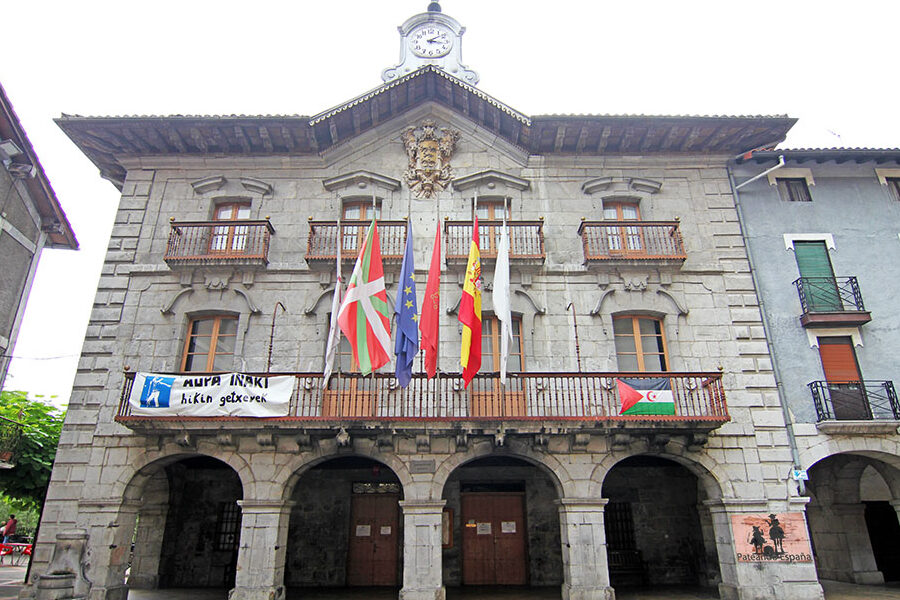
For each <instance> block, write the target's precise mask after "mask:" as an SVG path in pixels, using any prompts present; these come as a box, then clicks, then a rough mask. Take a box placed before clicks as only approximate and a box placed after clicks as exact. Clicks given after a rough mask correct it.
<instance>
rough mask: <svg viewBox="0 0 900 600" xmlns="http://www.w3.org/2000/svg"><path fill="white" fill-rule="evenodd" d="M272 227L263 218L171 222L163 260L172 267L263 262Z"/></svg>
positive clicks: (266, 260) (264, 261)
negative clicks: (257, 219)
mask: <svg viewBox="0 0 900 600" xmlns="http://www.w3.org/2000/svg"><path fill="white" fill-rule="evenodd" d="M273 233H275V229H274V228H273V227H272V224H271V223H269V221H268V220H263V221H172V230H171V231H170V232H169V243H168V246H167V247H166V256H165V258H164V260H165V261H166V263H167V264H168V265H169V266H170V267H172V266H184V265H189V266H195V265H208V264H240V265H265V264H267V263H268V262H269V241H270V239H271V236H272V234H273Z"/></svg>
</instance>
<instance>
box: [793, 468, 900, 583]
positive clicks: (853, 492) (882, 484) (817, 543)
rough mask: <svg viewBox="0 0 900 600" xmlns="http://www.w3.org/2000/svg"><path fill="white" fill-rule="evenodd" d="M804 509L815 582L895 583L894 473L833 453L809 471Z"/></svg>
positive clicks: (899, 538)
mask: <svg viewBox="0 0 900 600" xmlns="http://www.w3.org/2000/svg"><path fill="white" fill-rule="evenodd" d="M808 472H809V482H808V483H807V486H808V491H809V496H810V503H809V506H808V507H807V520H808V522H809V529H810V536H811V538H812V546H813V552H814V553H815V557H816V568H817V571H818V575H819V578H820V579H834V580H838V581H848V582H852V583H862V584H878V583H883V582H886V581H887V582H896V581H900V522H898V516H897V504H898V500H900V495H898V493H897V491H898V490H900V470H898V469H896V468H894V467H892V466H890V465H888V464H887V463H885V462H883V461H881V460H879V459H877V458H874V457H871V456H863V455H859V454H849V453H847V454H836V455H832V456H829V457H827V458H824V459H822V460H820V461H819V462H817V463H816V464H814V465H813V466H812V467H810V468H809V470H808Z"/></svg>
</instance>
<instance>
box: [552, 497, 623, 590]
mask: <svg viewBox="0 0 900 600" xmlns="http://www.w3.org/2000/svg"><path fill="white" fill-rule="evenodd" d="M607 502H609V500H608V499H606V498H562V499H560V500H557V501H556V503H557V505H558V506H559V527H560V537H561V541H562V560H563V585H562V598H563V600H613V599H614V598H615V591H614V590H613V589H612V588H611V587H610V585H609V563H608V559H607V555H606V527H605V525H604V522H603V511H604V509H605V507H606V503H607Z"/></svg>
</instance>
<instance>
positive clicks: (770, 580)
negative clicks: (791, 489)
mask: <svg viewBox="0 0 900 600" xmlns="http://www.w3.org/2000/svg"><path fill="white" fill-rule="evenodd" d="M808 501H809V499H808V498H791V500H790V501H789V503H788V504H789V508H788V511H787V512H802V513H803V514H804V515H805V514H806V513H805V511H804V507H805V504H806V503H807V502H808ZM704 504H706V506H707V507H709V512H710V516H711V517H712V523H713V529H714V531H715V535H716V550H717V551H718V555H719V571H720V572H721V574H722V583H720V584H719V597H720V598H721V599H722V600H768V599H770V598H790V599H791V600H824V598H825V595H824V592H823V591H822V586H821V585H819V581H818V577H817V575H816V565H815V563H814V562H795V563H787V562H775V561H772V562H738V560H737V550H736V548H735V543H734V532H733V530H732V527H731V519H732V517H734V516H738V515H746V514H752V515H768V514H771V513H784V512H785V511H784V510H783V509H784V503H783V502H782V506H780V507H778V508H777V509H776V508H772V507H770V506H769V504H768V501H766V500H762V499H761V500H741V499H738V498H721V499H717V500H707V501H705V502H704ZM805 527H806V524H805V523H804V528H805Z"/></svg>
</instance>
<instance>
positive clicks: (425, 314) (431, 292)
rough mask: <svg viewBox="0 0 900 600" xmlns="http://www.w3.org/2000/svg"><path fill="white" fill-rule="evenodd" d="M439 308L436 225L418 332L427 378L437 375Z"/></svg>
mask: <svg viewBox="0 0 900 600" xmlns="http://www.w3.org/2000/svg"><path fill="white" fill-rule="evenodd" d="M440 308H441V225H440V223H438V227H437V231H436V232H435V234H434V248H433V249H432V250H431V267H430V268H429V269H428V282H427V283H426V284H425V298H423V299H422V318H421V319H420V320H419V331H421V332H422V348H423V349H424V350H425V372H426V373H428V377H429V378H431V377H434V375H435V373H437V355H438V342H439V339H440V324H441V320H440Z"/></svg>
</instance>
